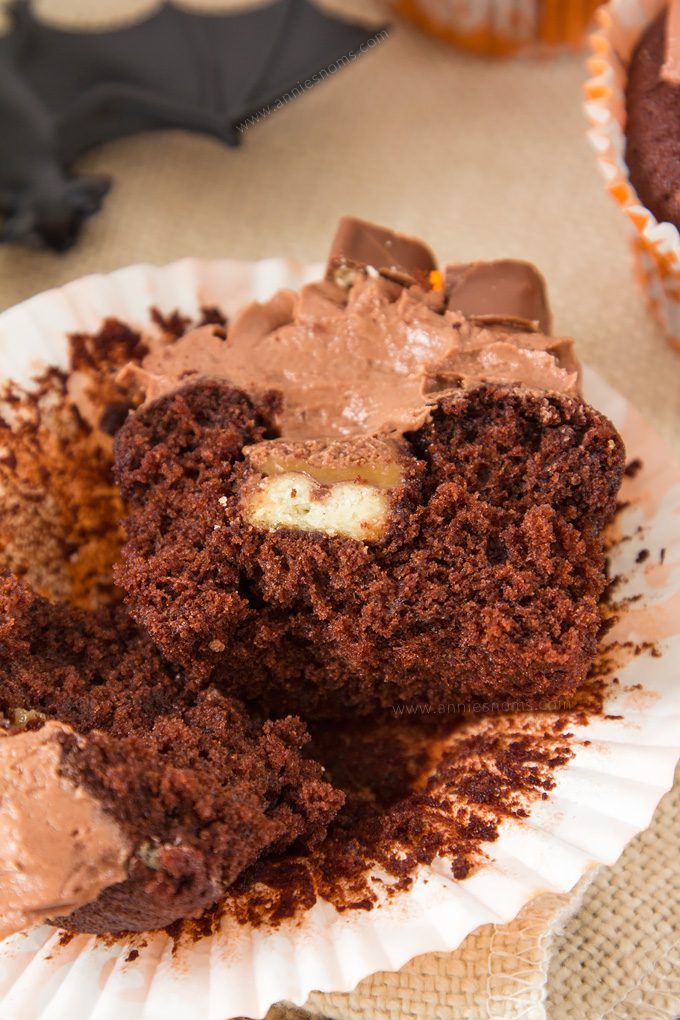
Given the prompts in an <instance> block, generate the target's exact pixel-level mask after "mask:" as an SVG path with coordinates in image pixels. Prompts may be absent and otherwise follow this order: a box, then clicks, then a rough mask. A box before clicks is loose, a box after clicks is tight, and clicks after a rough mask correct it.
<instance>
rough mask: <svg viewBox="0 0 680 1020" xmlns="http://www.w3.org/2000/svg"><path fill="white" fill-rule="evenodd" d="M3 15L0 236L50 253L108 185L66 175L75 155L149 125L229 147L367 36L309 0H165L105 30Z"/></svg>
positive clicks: (369, 33)
mask: <svg viewBox="0 0 680 1020" xmlns="http://www.w3.org/2000/svg"><path fill="white" fill-rule="evenodd" d="M10 13H11V16H12V19H13V26H12V29H11V31H10V33H9V34H8V35H6V36H5V37H4V38H2V39H0V214H2V215H3V216H4V224H3V226H2V228H1V229H0V241H23V242H25V243H28V244H31V245H34V246H42V247H44V246H47V247H49V248H52V249H54V250H55V251H64V250H66V249H67V248H70V247H71V246H72V245H73V244H74V243H75V241H76V239H77V237H78V233H79V230H80V227H81V225H82V222H83V220H85V219H86V218H87V217H88V216H91V215H92V214H93V213H94V212H96V211H97V210H98V209H99V208H100V206H101V203H102V200H103V198H104V196H105V195H106V193H107V191H108V190H109V188H110V186H111V181H110V179H109V178H104V177H77V176H75V174H74V173H73V170H72V166H73V163H74V161H75V160H76V158H77V157H78V156H79V155H81V153H83V152H84V151H86V150H87V149H90V148H92V147H93V146H95V145H99V144H100V143H102V142H105V141H109V140H111V139H114V138H119V137H121V136H123V135H128V134H132V133H134V132H137V131H149V130H153V129H158V128H186V129H188V130H193V131H203V132H207V133H208V134H211V135H214V136H215V137H217V138H219V139H220V140H221V141H223V142H225V144H227V145H230V146H234V145H237V144H238V142H239V139H240V133H239V130H238V128H239V125H240V124H242V123H243V122H244V121H245V119H246V118H247V117H249V116H252V115H253V114H255V113H257V112H258V111H261V110H263V109H266V108H267V107H271V106H273V105H274V104H275V103H276V100H277V99H279V98H280V97H281V96H283V95H285V94H286V93H289V92H290V91H291V90H292V89H294V88H295V87H296V86H300V84H301V83H304V82H305V81H309V80H312V79H313V76H314V75H317V76H318V74H319V72H321V71H323V70H324V69H326V68H328V67H329V66H331V65H334V64H336V63H337V62H338V61H343V58H345V57H347V56H348V55H352V54H355V53H357V52H359V50H360V49H361V48H362V47H363V46H364V44H365V43H367V42H368V41H369V40H370V39H372V38H374V37H375V36H376V34H377V32H376V30H375V29H371V28H367V27H366V26H362V25H358V24H355V23H352V22H347V21H343V20H341V19H339V18H335V17H332V16H330V15H328V14H326V13H324V12H323V11H321V10H318V9H317V8H316V7H314V6H313V4H312V3H310V2H308V0H276V2H274V3H272V4H270V5H268V6H266V7H257V8H255V9H253V10H247V11H240V12H238V13H235V14H228V15H226V14H220V15H217V14H200V15H199V14H195V13H192V12H189V11H184V10H181V9H179V8H176V7H173V6H172V5H171V4H166V5H164V6H163V7H162V8H161V9H160V10H159V11H158V12H157V13H155V14H154V15H152V16H151V17H149V18H147V19H146V20H144V21H141V22H138V23H136V24H134V25H131V26H129V27H126V28H121V29H117V30H112V31H106V32H91V31H87V32H86V31H82V32H70V31H64V30H61V29H57V28H52V27H50V26H48V25H45V24H42V23H41V22H39V21H38V20H37V19H36V18H35V17H34V16H33V13H32V10H31V7H30V3H29V0H18V2H16V3H15V4H14V5H13V7H12V8H11V10H10ZM377 31H378V32H382V31H383V30H382V29H379V30H377Z"/></svg>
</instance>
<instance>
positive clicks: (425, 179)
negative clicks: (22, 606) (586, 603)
mask: <svg viewBox="0 0 680 1020" xmlns="http://www.w3.org/2000/svg"><path fill="white" fill-rule="evenodd" d="M332 2H333V3H334V4H335V6H337V5H338V4H341V3H342V2H343V0H332ZM186 5H187V6H189V3H188V2H187V3H186ZM191 5H192V6H194V7H197V6H203V7H205V8H207V7H221V8H223V9H224V8H225V7H227V6H230V5H233V0H222V2H221V3H219V2H217V0H200V4H199V3H198V0H192V3H191ZM0 6H1V5H0ZM39 6H40V8H41V9H42V10H43V11H45V12H46V13H47V14H49V15H50V16H51V17H53V18H55V19H65V20H71V22H73V23H75V22H78V21H79V20H87V21H88V22H89V23H90V24H94V23H102V22H103V21H105V20H106V19H107V18H110V17H111V15H112V13H113V14H114V15H115V16H116V17H122V16H130V15H131V14H134V12H135V11H142V10H151V9H152V8H153V6H154V3H153V2H152V0H97V2H95V0H42V2H41V3H40V4H39ZM352 6H354V7H355V8H356V3H355V0H352ZM362 6H363V4H362ZM583 79H584V72H583V69H582V67H581V63H580V61H578V60H569V59H561V60H559V61H550V62H540V63H500V64H494V63H483V62H479V61H478V60H476V59H474V58H469V57H466V56H464V55H458V54H455V53H453V51H450V50H449V49H448V48H447V47H445V46H444V45H443V44H439V43H436V42H434V41H431V40H429V39H427V38H426V37H424V36H420V35H419V34H418V33H416V32H414V31H412V30H409V29H406V28H402V27H399V28H395V29H394V30H393V31H392V33H391V37H390V39H389V40H388V41H386V42H383V43H381V44H380V45H379V46H377V47H376V48H374V49H373V51H372V52H371V53H370V54H369V55H368V56H366V57H361V58H360V59H359V60H357V61H356V62H355V63H354V64H352V66H351V67H349V68H346V69H344V70H343V71H342V72H341V73H338V74H337V75H335V76H334V77H333V78H332V80H330V81H327V82H325V83H324V84H322V85H319V86H317V87H316V88H314V89H313V90H311V91H309V92H308V93H306V94H305V95H304V96H303V97H302V98H301V99H298V100H295V101H294V102H291V103H290V104H288V105H287V106H286V107H285V109H283V110H282V111H279V112H277V113H276V114H274V115H272V116H270V117H268V118H267V119H266V120H263V121H261V122H260V123H258V124H257V126H256V127H253V128H252V129H251V130H250V131H248V132H247V133H246V135H245V137H244V144H243V147H242V148H241V149H240V150H237V151H228V150H226V149H224V148H223V147H222V146H220V145H219V144H218V143H217V142H215V141H213V140H212V139H209V138H204V137H200V136H193V137H192V136H190V135H188V134H185V133H183V132H163V133H162V134H157V135H155V136H145V137H142V136H140V137H136V138H129V139H124V140H121V141H119V142H117V143H115V144H112V145H108V146H106V147H104V148H102V149H100V150H98V151H97V152H95V153H93V154H91V155H90V156H88V158H87V159H86V160H84V161H83V168H84V169H87V170H88V171H90V172H102V173H111V174H113V176H114V178H115V182H116V183H115V188H114V191H113V192H112V194H111V195H110V196H109V198H108V199H107V202H106V206H105V209H104V210H103V212H102V213H101V214H100V215H99V216H98V217H97V218H96V219H94V220H93V221H92V222H91V224H89V225H88V228H87V230H86V232H85V234H84V236H83V240H82V243H81V244H80V246H79V247H78V248H76V249H75V250H74V251H73V252H71V253H69V254H68V255H67V256H65V257H58V256H54V255H51V254H48V253H35V252H27V251H25V250H23V249H18V248H16V249H10V248H6V249H3V250H1V251H0V308H1V307H6V306H8V305H10V304H13V303H14V302H16V301H19V300H21V299H22V298H25V297H28V296H30V295H31V294H34V293H36V292H37V291H40V290H43V289H45V288H47V287H53V286H58V285H59V284H61V283H64V282H65V281H67V280H70V279H73V278H74V277H77V276H80V275H82V274H84V273H88V272H95V271H97V272H101V271H107V270H110V269H113V268H116V267H118V266H121V265H125V264H128V263H131V262H142V261H149V262H156V263H163V262H167V261H171V260H172V259H175V258H181V257H182V256H185V255H198V256H204V257H219V256H231V257H235V258H262V257H266V256H271V255H286V256H291V257H297V258H301V259H321V258H323V256H324V253H325V250H326V246H327V243H328V239H329V236H330V234H331V232H332V230H333V226H334V223H335V220H336V219H337V217H338V216H339V215H340V214H342V213H348V212H349V213H355V214H357V215H361V216H365V217H368V218H373V219H376V220H378V221H382V222H384V223H387V224H392V225H394V226H396V227H398V228H401V229H403V230H408V231H411V232H413V233H417V234H421V235H422V236H423V237H425V238H427V239H428V240H429V241H430V242H431V243H432V245H433V247H434V248H435V250H436V251H438V252H439V253H440V255H441V256H442V257H443V258H451V259H453V258H460V259H468V258H475V257H482V258H483V257H495V256H517V257H522V258H528V259H531V260H533V261H535V262H537V263H538V264H539V265H540V266H541V268H542V269H543V271H544V272H545V274H546V276H547V278H548V282H549V285H550V290H551V296H552V301H553V306H554V309H555V319H556V329H557V330H559V331H561V332H565V333H571V334H573V335H574V336H576V338H577V341H578V345H579V350H580V353H581V355H582V356H583V358H584V360H586V361H588V362H590V363H591V364H592V365H593V366H594V367H595V368H597V369H598V370H599V371H600V372H601V374H602V375H604V376H605V378H607V379H608V380H609V381H610V382H611V383H612V384H613V385H614V386H616V387H617V388H618V389H619V390H621V391H622V392H623V393H625V394H626V396H628V397H629V398H630V399H631V400H632V401H633V402H634V403H635V404H637V406H638V407H639V409H640V410H641V411H642V412H643V413H644V414H645V415H646V417H647V418H648V419H649V420H650V421H651V422H652V423H653V424H654V425H655V426H656V427H657V429H658V430H659V431H660V432H661V433H662V434H663V435H665V437H666V438H667V439H668V440H669V441H670V442H671V443H672V444H673V445H674V447H675V449H676V450H678V449H679V448H680V385H679V379H680V358H679V357H678V355H676V354H674V353H673V352H672V351H671V350H670V349H668V348H667V347H666V346H665V344H664V341H663V338H662V337H661V336H660V335H659V333H658V331H657V329H656V327H655V326H654V324H653V323H652V322H651V320H650V319H649V316H648V315H647V313H646V311H645V307H644V303H643V301H642V299H641V296H640V294H639V292H638V291H637V289H636V287H635V285H634V283H633V280H632V276H631V267H630V260H629V253H628V248H627V243H626V236H625V227H624V223H623V218H622V216H621V214H620V213H619V212H618V210H617V209H616V208H615V207H614V205H613V203H611V202H610V201H609V200H608V198H607V197H606V195H605V194H604V191H603V187H602V184H601V181H600V178H599V176H598V172H597V169H596V166H595V161H594V159H593V157H592V156H591V153H590V151H589V148H588V145H587V143H586V141H585V122H584V118H583V116H582V114H581V109H580V103H581V95H580V88H581V83H582V81H583ZM0 144H2V140H0ZM631 452H633V453H634V451H631ZM678 814H679V812H678V795H677V791H676V792H675V793H674V794H672V795H669V796H668V797H667V798H666V799H665V800H664V802H663V803H662V806H661V807H660V809H659V811H658V812H657V815H656V818H655V821H654V824H653V825H652V827H651V828H650V829H649V830H648V831H647V832H646V833H644V834H643V835H642V836H640V837H638V838H637V839H636V840H634V841H633V842H632V843H631V845H630V846H629V847H628V849H627V851H626V853H625V854H624V855H623V857H622V858H621V860H620V861H619V862H618V863H617V864H616V865H615V866H614V867H613V868H610V869H603V870H602V871H601V872H600V873H599V874H598V875H597V876H596V877H595V879H594V881H593V882H592V884H591V885H590V887H589V888H587V889H581V890H580V891H579V892H578V893H577V894H576V895H575V896H574V897H571V898H570V897H545V898H543V899H542V900H540V901H537V902H536V903H534V904H533V905H531V906H530V907H529V908H528V909H527V910H525V912H524V913H523V914H522V915H521V917H520V918H519V919H518V920H517V921H516V922H515V923H514V924H512V925H508V926H505V927H504V928H494V927H492V926H489V927H487V928H483V929H480V930H479V931H477V932H475V933H474V934H473V935H472V936H470V938H469V939H468V940H467V941H466V942H465V943H464V945H463V946H462V947H461V948H460V949H459V951H458V952H456V953H452V954H446V955H443V954H439V955H432V956H428V957H425V958H420V959H418V960H416V961H413V962H411V963H410V964H409V965H407V966H406V967H405V968H404V969H403V970H402V971H401V972H400V973H399V974H380V975H376V976H374V977H373V978H370V979H368V980H367V981H364V982H363V983H362V984H361V985H360V986H359V988H358V989H357V990H356V991H355V992H353V993H352V994H351V995H348V996H338V995H329V996H319V995H315V996H313V997H312V1000H311V1001H310V1003H309V1008H310V1009H311V1010H313V1012H315V1013H316V1014H317V1015H324V1016H327V1017H331V1018H334V1020H335V1018H337V1020H340V1018H343V1020H345V1018H361V1020H383V1018H385V1020H386V1018H390V1020H410V1018H414V1020H415V1018H417V1020H453V1018H454V1017H455V1018H456V1020H478V1018H505V1017H513V1018H514V1017H527V1018H532V1020H533V1018H536V1020H538V1018H541V1017H544V1016H546V1015H547V1016H549V1017H551V1018H554V1020H572V1018H574V1020H576V1018H578V1020H581V1018H582V1017H588V1018H590V1017H597V1018H600V1017H602V1018H603V1017H607V1018H608V1020H619V1018H624V1017H625V1018H628V1017H630V1018H633V1017H635V1018H643V1020H644V1018H648V1017H649V1018H652V1017H671V1016H674V1015H677V1014H678V1013H680V988H679V987H678V979H677V973H678V970H677V968H676V970H675V973H676V977H675V979H673V951H674V950H673V945H674V939H676V938H677V925H676V927H675V929H674V925H673V916H672V915H673V909H674V908H675V909H676V910H677V894H678V890H679V888H680V866H679V863H678V859H679V855H678V850H677V848H678V845H679V835H680V834H679V833H678ZM581 896H582V897H583V900H582V902H581V901H580V897H581ZM575 908H578V909H577V910H576V912H575V913H574V914H573V916H571V917H570V919H568V920H566V921H565V919H564V918H565V915H569V914H570V913H571V912H572V911H573V910H574V909H575ZM675 951H676V952H677V946H676V950H675ZM546 975H547V980H546ZM673 980H675V984H673ZM0 1012H1V1011H0ZM280 1013H281V1011H279V1014H280Z"/></svg>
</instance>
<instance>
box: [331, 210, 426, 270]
mask: <svg viewBox="0 0 680 1020" xmlns="http://www.w3.org/2000/svg"><path fill="white" fill-rule="evenodd" d="M436 268H437V263H436V260H435V257H434V255H433V254H432V252H431V250H430V249H429V248H428V247H427V245H426V244H423V242H422V241H419V240H418V238H416V237H409V236H408V235H407V234H398V233H397V232H396V231H394V230H387V229H386V228H385V227H379V226H377V225H376V224H375V223H368V222H367V221H366V220H359V219H355V218H354V217H352V216H343V217H342V219H341V220H340V222H339V224H338V229H337V231H336V233H335V237H334V238H333V241H332V243H331V249H330V253H329V256H328V265H327V269H326V278H327V279H329V280H333V281H334V282H335V283H338V284H340V285H341V286H351V284H352V283H353V282H354V278H355V276H356V273H357V271H358V270H364V269H372V270H374V271H375V272H376V273H379V274H380V275H381V276H386V277H387V278H388V279H393V280H397V282H400V283H401V282H406V283H408V282H425V281H427V279H428V278H429V274H430V273H431V272H432V270H434V269H436Z"/></svg>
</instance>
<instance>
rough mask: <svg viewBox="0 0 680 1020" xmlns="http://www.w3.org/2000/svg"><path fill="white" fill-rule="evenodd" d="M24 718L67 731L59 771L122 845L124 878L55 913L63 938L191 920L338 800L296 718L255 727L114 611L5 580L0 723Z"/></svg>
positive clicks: (313, 828)
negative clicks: (68, 933) (58, 601)
mask: <svg viewBox="0 0 680 1020" xmlns="http://www.w3.org/2000/svg"><path fill="white" fill-rule="evenodd" d="M20 710H24V711H20ZM26 711H28V712H29V713H30V714H28V715H26V714H25V713H26ZM35 713H42V716H44V717H47V718H50V719H58V720H60V721H61V722H64V723H66V724H68V725H69V726H70V727H72V728H73V730H74V731H75V732H76V734H77V736H75V735H74V736H70V735H68V734H65V736H64V738H63V746H62V772H63V773H64V775H66V776H68V777H69V778H70V779H72V780H74V781H75V782H76V783H77V784H82V785H83V786H84V787H85V788H86V789H87V791H88V792H89V793H90V794H93V795H94V796H95V797H96V798H97V799H98V800H99V801H100V802H101V803H102V805H103V806H104V808H105V810H106V811H108V812H109V814H111V815H112V816H113V817H114V818H115V819H116V821H117V822H118V823H119V824H120V826H121V828H122V830H123V832H124V834H125V836H126V837H127V840H128V841H129V843H130V845H131V846H132V847H133V854H132V856H131V858H130V861H129V864H128V874H129V877H128V879H127V881H125V882H123V883H120V884H118V885H115V886H112V887H110V888H108V889H106V890H104V892H103V893H102V894H101V895H100V896H99V898H98V899H97V900H96V901H95V902H94V903H92V904H89V905H87V906H85V907H83V908H81V909H80V910H77V911H76V912H75V913H73V914H71V915H70V916H69V917H67V918H56V919H55V922H56V923H58V924H59V925H60V926H62V927H65V928H68V929H70V930H73V931H87V932H116V931H121V930H140V931H141V930H147V929H152V928H156V927H160V926H164V925H167V924H169V923H170V922H172V921H175V920H177V919H178V918H180V917H187V916H193V915H195V914H197V913H198V912H200V911H201V910H203V909H204V908H206V907H208V906H210V905H211V904H213V903H214V902H215V901H216V900H217V899H218V898H219V897H220V895H221V894H222V893H223V892H224V890H225V889H226V888H228V886H229V885H231V883H232V882H233V881H234V880H235V879H236V878H237V876H239V875H240V874H241V873H242V872H243V870H244V869H245V868H247V867H248V866H249V865H251V864H253V863H254V862H255V861H257V860H258V859H260V858H261V857H262V855H263V854H267V853H271V852H277V851H281V850H283V849H285V848H286V847H287V846H289V845H291V844H292V843H294V842H296V841H298V840H299V841H300V842H305V843H313V842H315V841H317V840H319V839H321V838H323V836H324V835H325V831H326V825H327V823H328V822H329V821H330V820H331V819H332V818H333V817H334V815H335V814H336V813H337V811H338V810H339V808H340V806H341V804H342V801H343V796H342V794H340V793H339V792H337V791H335V790H333V789H332V788H331V787H330V786H329V785H328V784H327V783H326V782H324V781H323V778H322V769H321V767H320V766H319V765H317V764H316V763H315V762H312V761H307V760H305V759H303V757H302V756H301V753H300V749H301V747H302V746H303V745H304V744H305V743H306V742H307V739H308V737H307V733H306V729H305V727H304V724H303V723H301V722H300V720H299V719H293V718H286V719H280V720H279V721H275V722H264V723H262V722H258V721H257V720H256V719H255V718H251V717H250V716H249V715H248V714H247V713H246V712H245V710H244V708H243V706H242V705H241V704H239V703H238V702H237V701H234V700H233V699H231V698H228V697H226V696H225V695H223V694H221V693H219V692H218V691H217V690H215V689H214V688H204V689H201V690H199V689H198V688H197V687H193V688H192V686H191V685H190V684H187V682H186V679H185V677H184V676H183V675H182V673H181V671H180V670H178V669H176V668H175V667H173V666H171V665H170V664H169V663H167V662H166V661H164V660H163V659H162V658H161V656H160V655H159V653H158V652H157V651H156V650H155V649H154V648H153V646H152V645H151V644H150V643H149V641H148V639H146V638H145V637H143V636H142V635H141V634H140V632H139V631H138V629H137V627H136V626H135V625H134V624H133V622H132V621H131V620H130V618H129V617H128V615H127V613H126V612H125V610H124V609H122V608H121V607H118V608H107V609H104V610H101V611H98V612H87V611H80V610H76V609H72V608H69V607H66V606H56V605H52V604H51V603H49V602H48V601H46V600H45V599H42V598H40V597H38V596H36V595H35V594H33V593H32V592H31V591H30V590H29V589H28V588H27V587H25V586H24V585H22V584H20V583H18V582H17V581H15V580H12V579H4V580H1V581H0V718H2V719H4V720H5V725H6V726H9V727H10V728H11V729H18V728H20V727H24V728H25V727H37V726H40V724H41V721H42V717H41V716H39V715H36V714H35ZM10 739H11V738H10Z"/></svg>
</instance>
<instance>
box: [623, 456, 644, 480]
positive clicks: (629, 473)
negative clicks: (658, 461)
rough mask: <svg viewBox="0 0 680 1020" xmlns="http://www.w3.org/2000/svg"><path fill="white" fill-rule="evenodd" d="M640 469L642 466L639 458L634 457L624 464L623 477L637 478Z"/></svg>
mask: <svg viewBox="0 0 680 1020" xmlns="http://www.w3.org/2000/svg"><path fill="white" fill-rule="evenodd" d="M642 467H643V465H642V461H641V460H640V458H639V457H634V458H633V460H630V461H629V462H628V463H627V464H626V469H625V471H624V475H625V476H626V478H637V476H638V475H639V474H640V472H641V471H642Z"/></svg>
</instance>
